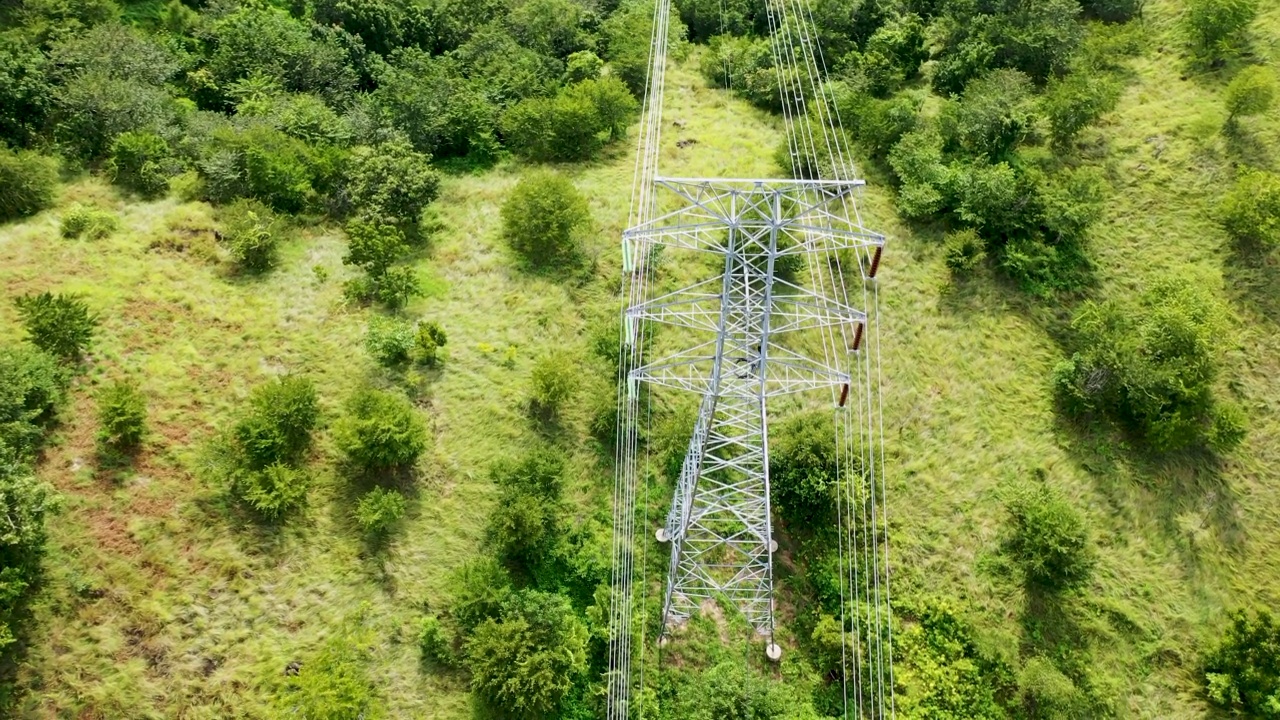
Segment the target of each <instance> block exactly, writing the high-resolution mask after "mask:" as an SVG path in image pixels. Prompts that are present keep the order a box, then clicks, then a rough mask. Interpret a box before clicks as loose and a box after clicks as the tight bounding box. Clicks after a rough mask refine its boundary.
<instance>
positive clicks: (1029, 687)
mask: <svg viewBox="0 0 1280 720" xmlns="http://www.w3.org/2000/svg"><path fill="white" fill-rule="evenodd" d="M1018 688H1019V689H1020V690H1021V691H1022V697H1023V701H1024V702H1025V703H1026V706H1027V710H1028V711H1029V712H1030V717H1033V718H1043V719H1044V720H1069V718H1075V717H1080V713H1081V712H1082V711H1083V710H1084V708H1082V707H1080V699H1081V698H1080V693H1079V691H1077V690H1076V686H1075V683H1073V682H1071V678H1069V677H1067V676H1066V675H1063V674H1062V671H1060V670H1058V668H1056V667H1054V665H1053V662H1052V661H1050V660H1049V659H1047V658H1044V657H1033V658H1031V659H1030V660H1028V661H1027V662H1026V664H1025V665H1023V666H1022V672H1020V673H1019V674H1018Z"/></svg>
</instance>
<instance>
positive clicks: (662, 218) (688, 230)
mask: <svg viewBox="0 0 1280 720" xmlns="http://www.w3.org/2000/svg"><path fill="white" fill-rule="evenodd" d="M655 184H656V185H657V186H658V187H659V188H661V189H664V190H666V191H668V192H667V194H668V196H669V197H672V198H674V200H675V201H676V202H677V203H678V205H677V206H676V207H675V209H673V210H670V211H669V212H666V213H664V214H661V215H658V216H657V217H655V218H654V219H653V220H650V221H648V222H644V223H642V224H640V225H638V226H636V227H634V228H631V229H630V230H628V231H627V232H626V233H625V234H624V240H625V245H624V246H625V247H626V251H625V254H626V264H627V266H628V269H629V270H632V271H634V270H635V268H636V266H637V265H643V264H644V263H645V262H646V261H647V260H648V258H650V257H651V256H652V255H653V252H654V249H655V248H657V247H668V248H680V249H684V250H693V251H700V252H707V253H715V254H717V255H718V256H721V257H722V258H723V271H722V272H721V273H720V274H719V275H718V276H716V277H713V278H711V279H709V280H706V281H703V282H699V283H696V284H694V285H691V286H689V287H686V288H683V289H680V290H677V291H675V292H671V293H667V294H664V295H662V296H659V297H656V298H653V299H649V300H645V301H643V302H640V303H639V304H636V305H633V306H631V307H630V308H628V309H627V311H626V316H625V318H626V328H627V333H628V335H629V336H631V337H630V338H629V343H634V342H635V340H636V338H635V337H634V333H635V331H636V330H635V329H636V328H637V327H638V326H641V325H643V324H644V323H645V322H656V323H664V324H669V325H675V326H679V327H683V328H688V329H691V330H694V331H699V332H700V333H704V334H705V335H706V339H705V340H704V341H702V342H697V343H696V344H693V345H692V346H690V347H688V348H685V349H683V350H680V351H677V352H674V353H671V354H669V355H666V356H664V357H659V358H657V359H654V360H651V361H649V362H647V363H645V364H644V365H642V366H640V367H637V368H635V369H633V370H632V371H631V373H630V376H629V380H630V383H629V384H630V385H631V386H632V387H634V386H635V384H636V383H637V382H648V383H652V384H654V385H660V386H666V387H671V388H676V389H680V390H685V391H690V392H694V393H698V394H699V395H700V396H701V397H702V402H701V404H700V408H699V415H698V420H697V423H696V425H695V428H694V432H693V435H692V437H691V439H690V442H689V447H688V451H687V452H686V455H685V459H684V464H683V466H682V469H681V473H680V477H679V480H678V483H677V487H676V491H675V496H674V498H673V501H672V505H671V510H670V512H669V513H668V516H667V521H666V525H665V527H664V528H663V529H662V530H661V531H660V532H659V538H660V539H662V540H666V541H670V542H671V560H670V572H669V577H668V581H667V589H666V596H665V601H664V615H663V624H664V633H665V632H667V630H668V629H669V627H670V626H671V625H672V624H678V623H680V622H682V621H683V620H685V619H687V618H688V617H689V616H690V614H691V613H693V612H695V611H696V610H697V609H698V608H699V607H700V606H701V604H702V603H703V602H705V601H707V600H712V599H717V598H723V599H725V600H728V601H729V602H731V603H732V604H733V605H735V606H736V607H737V608H738V609H739V610H740V611H741V612H742V613H743V615H744V616H745V617H746V618H747V620H748V621H749V622H750V623H751V624H752V625H753V626H754V627H755V628H756V629H757V631H759V632H760V633H762V634H766V635H770V636H771V635H772V632H773V603H772V593H773V561H772V551H773V550H774V549H776V545H773V543H772V528H771V518H770V508H769V471H768V467H769V460H768V408H767V404H768V399H769V398H770V397H773V396H776V395H781V394H786V393H793V392H801V391H807V390H816V389H821V388H830V387H832V386H837V387H843V388H845V392H847V387H848V385H849V383H850V376H849V374H848V372H847V371H846V370H845V369H843V368H840V367H837V366H834V365H832V364H829V363H828V362H827V361H825V360H823V359H819V358H814V357H809V356H807V355H805V354H803V353H801V352H797V351H795V350H793V349H790V348H789V347H788V346H787V343H786V336H787V335H788V334H790V333H795V332H799V331H804V330H820V329H824V328H833V327H836V326H846V327H848V328H856V331H854V332H850V333H847V335H848V336H849V337H855V338H860V337H861V327H862V326H863V325H864V324H865V322H866V320H867V316H866V313H865V312H864V311H862V310H859V309H855V308H853V307H850V306H849V305H847V304H845V303H843V302H839V301H837V300H835V299H833V298H830V297H826V296H825V295H823V294H820V293H817V292H814V291H813V290H809V289H806V288H804V287H801V286H800V285H799V284H796V283H794V282H792V281H790V280H788V279H785V278H784V277H781V276H780V273H779V272H778V270H779V262H778V261H779V260H780V259H783V258H787V257H789V256H797V255H805V254H819V253H820V254H822V255H823V256H824V257H830V256H831V254H832V253H838V252H846V253H858V254H862V255H863V256H864V257H863V258H860V259H858V260H856V261H854V262H851V263H850V265H851V266H853V267H857V268H874V266H875V264H876V263H877V262H878V258H879V250H880V248H881V247H882V246H883V244H884V237H883V236H882V235H879V234H877V233H873V232H869V231H867V230H866V229H864V228H862V227H861V226H859V225H858V224H857V223H856V221H855V220H853V219H851V218H850V216H849V213H848V207H849V203H850V194H851V193H852V192H853V191H854V190H855V189H856V188H857V187H858V186H860V185H861V184H862V183H861V181H856V180H732V179H730V180H715V179H695V178H661V177H660V178H657V179H656V180H655ZM864 260H865V262H864ZM870 272H871V273H872V274H874V270H871V271H870ZM856 342H857V341H855V343H856ZM851 349H856V348H851Z"/></svg>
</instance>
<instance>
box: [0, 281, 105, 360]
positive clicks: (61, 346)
mask: <svg viewBox="0 0 1280 720" xmlns="http://www.w3.org/2000/svg"><path fill="white" fill-rule="evenodd" d="M14 304H16V305H17V306H18V317H19V318H20V319H21V320H22V325H23V327H24V328H25V329H26V331H27V335H28V336H29V338H30V340H31V343H32V344H33V345H35V346H36V347H38V348H40V349H41V350H44V351H46V352H49V353H52V354H53V355H57V356H58V357H60V358H62V359H63V360H78V359H79V358H80V355H81V353H83V352H84V351H85V349H86V348H88V347H89V342H90V341H91V340H92V339H93V333H94V330H96V329H97V327H98V317H97V316H96V315H94V314H93V313H91V312H89V306H88V305H85V303H84V301H83V300H81V299H80V296H78V295H64V294H58V295H54V294H53V293H49V292H43V293H40V294H38V295H30V294H28V295H22V296H19V297H18V298H16V299H15V300H14Z"/></svg>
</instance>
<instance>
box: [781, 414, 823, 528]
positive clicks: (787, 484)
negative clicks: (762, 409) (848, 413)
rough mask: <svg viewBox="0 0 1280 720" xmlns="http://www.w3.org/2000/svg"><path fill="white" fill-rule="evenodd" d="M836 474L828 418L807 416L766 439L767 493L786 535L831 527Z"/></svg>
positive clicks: (790, 422) (802, 416) (813, 415)
mask: <svg viewBox="0 0 1280 720" xmlns="http://www.w3.org/2000/svg"><path fill="white" fill-rule="evenodd" d="M839 472H840V470H839V466H838V463H837V452H836V440H835V426H834V425H833V424H832V422H831V420H830V418H829V417H827V416H824V415H822V414H820V413H810V414H806V415H801V416H799V417H796V418H793V419H791V420H789V421H787V422H785V423H783V424H782V425H781V427H780V428H779V432H777V433H776V434H774V435H773V437H772V438H770V447H769V476H770V484H769V487H770V490H771V491H772V495H773V497H772V500H773V508H774V510H775V511H776V512H777V513H778V515H779V517H781V518H782V519H783V521H784V522H785V523H786V526H787V529H788V530H790V531H792V532H797V533H805V532H808V531H812V530H820V529H825V528H826V527H827V526H829V525H830V524H831V521H833V520H834V518H835V506H836V501H835V497H836V491H837V485H838V484H839Z"/></svg>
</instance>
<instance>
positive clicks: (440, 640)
mask: <svg viewBox="0 0 1280 720" xmlns="http://www.w3.org/2000/svg"><path fill="white" fill-rule="evenodd" d="M418 649H419V650H420V651H421V652H422V660H423V662H426V663H431V664H435V665H452V664H453V662H454V655H453V639H452V638H450V637H449V633H448V631H447V630H445V627H444V625H443V624H441V622H440V618H438V617H435V616H434V615H428V616H426V617H424V618H422V620H421V621H419V623H418Z"/></svg>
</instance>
